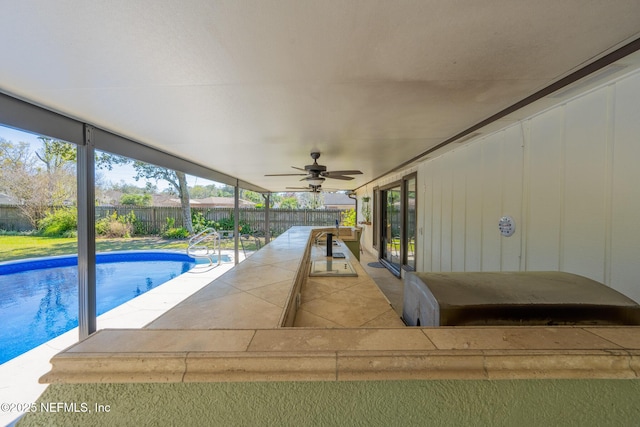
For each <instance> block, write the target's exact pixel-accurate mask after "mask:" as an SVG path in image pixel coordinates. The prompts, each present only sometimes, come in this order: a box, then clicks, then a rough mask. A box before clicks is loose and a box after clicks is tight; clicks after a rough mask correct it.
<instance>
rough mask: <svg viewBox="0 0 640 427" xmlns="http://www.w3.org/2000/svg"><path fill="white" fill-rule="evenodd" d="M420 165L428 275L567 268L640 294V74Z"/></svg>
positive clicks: (423, 261) (422, 245)
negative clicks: (504, 228)
mask: <svg viewBox="0 0 640 427" xmlns="http://www.w3.org/2000/svg"><path fill="white" fill-rule="evenodd" d="M413 170H416V168H413V169H411V171H413ZM411 171H410V170H407V171H405V172H406V173H409V172H411ZM417 172H418V186H417V190H418V237H417V250H418V253H417V269H418V271H433V272H448V271H541V270H554V271H566V272H571V273H577V274H580V275H583V276H586V277H589V278H592V279H594V280H597V281H599V282H602V283H605V284H607V285H608V286H611V287H612V288H614V289H617V290H618V291H620V292H622V293H624V294H625V295H627V296H629V297H630V298H633V299H634V300H636V301H638V302H640V224H639V221H640V72H635V73H634V74H631V75H628V76H626V77H624V78H622V79H619V80H617V81H615V82H612V83H610V84H608V85H606V86H604V87H600V88H598V89H596V90H592V91H590V92H587V93H585V94H583V95H581V96H578V97H575V98H573V99H572V100H570V101H567V102H565V103H563V104H561V105H557V106H555V107H553V108H551V109H548V110H546V111H544V112H542V113H539V114H537V115H535V116H531V117H529V118H527V119H524V120H521V121H520V122H518V123H516V124H515V125H514V124H511V125H509V126H508V127H506V128H504V129H502V130H500V131H498V132H495V133H492V134H490V135H487V136H484V137H479V139H477V140H475V141H471V142H470V143H468V144H466V145H464V146H461V147H459V148H457V149H455V150H451V151H449V152H447V153H445V154H443V155H441V156H439V157H436V158H433V159H429V160H426V161H424V162H423V163H421V164H419V165H418V167H417ZM403 174H404V172H401V173H398V174H394V176H393V177H385V178H384V179H383V180H380V181H379V182H378V183H375V184H374V185H384V182H390V181H393V180H394V179H398V177H401V176H402V175H403ZM370 187H371V185H370V186H369V188H370ZM506 215H508V216H511V217H512V218H513V219H514V220H515V225H516V230H515V233H514V234H513V235H512V236H511V237H504V236H502V235H501V234H500V232H499V229H498V222H499V220H500V218H501V217H503V216H506ZM367 237H368V238H367ZM370 242H371V236H366V237H365V240H364V242H363V243H364V244H365V245H367V244H369V245H370Z"/></svg>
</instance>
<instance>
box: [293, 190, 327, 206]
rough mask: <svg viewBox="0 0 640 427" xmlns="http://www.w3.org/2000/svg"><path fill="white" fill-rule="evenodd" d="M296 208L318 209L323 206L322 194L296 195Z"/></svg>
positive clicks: (307, 193)
mask: <svg viewBox="0 0 640 427" xmlns="http://www.w3.org/2000/svg"><path fill="white" fill-rule="evenodd" d="M298 206H299V207H301V208H304V209H319V208H321V207H322V206H324V193H311V192H306V193H298Z"/></svg>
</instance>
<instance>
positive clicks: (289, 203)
mask: <svg viewBox="0 0 640 427" xmlns="http://www.w3.org/2000/svg"><path fill="white" fill-rule="evenodd" d="M280 209H298V199H297V198H296V197H295V196H289V197H283V198H282V200H281V201H280Z"/></svg>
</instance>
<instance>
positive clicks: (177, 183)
mask: <svg viewBox="0 0 640 427" xmlns="http://www.w3.org/2000/svg"><path fill="white" fill-rule="evenodd" d="M125 164H132V165H133V168H134V170H135V171H136V176H134V179H135V180H136V181H138V180H140V179H141V178H143V179H151V180H155V181H156V182H158V181H166V182H168V183H169V185H170V186H171V188H172V190H174V191H175V192H176V194H177V195H178V197H179V198H180V206H181V207H182V220H183V221H184V227H185V228H186V229H187V230H188V231H189V233H193V223H192V221H191V206H190V203H189V188H188V187H187V176H186V174H185V173H184V172H179V171H174V170H171V169H167V168H163V167H161V166H156V165H151V164H149V163H145V162H141V161H139V160H132V159H130V158H128V157H123V156H118V155H115V154H108V153H100V154H99V155H98V156H97V162H96V166H97V167H98V168H103V169H108V170H111V169H112V168H113V166H114V165H125Z"/></svg>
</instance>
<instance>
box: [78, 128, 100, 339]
mask: <svg viewBox="0 0 640 427" xmlns="http://www.w3.org/2000/svg"><path fill="white" fill-rule="evenodd" d="M84 130H85V132H84V144H83V145H78V153H77V160H76V162H77V188H78V327H79V330H80V340H83V339H85V338H87V337H88V336H89V335H91V334H92V333H94V332H95V331H96V317H97V315H96V229H95V223H96V221H95V218H96V211H95V199H96V198H95V145H94V141H93V128H92V127H91V126H89V125H85V129H84Z"/></svg>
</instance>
